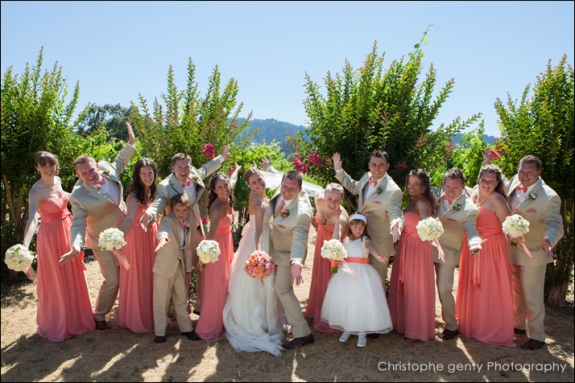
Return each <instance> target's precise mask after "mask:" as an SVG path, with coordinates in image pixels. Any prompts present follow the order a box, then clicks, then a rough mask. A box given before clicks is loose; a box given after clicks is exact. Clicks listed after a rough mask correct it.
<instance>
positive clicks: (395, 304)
mask: <svg viewBox="0 0 575 383" xmlns="http://www.w3.org/2000/svg"><path fill="white" fill-rule="evenodd" d="M403 217H404V220H405V228H404V229H403V232H402V233H401V238H400V240H399V244H398V246H397V254H396V255H395V257H394V259H393V270H392V271H391V284H390V287H389V311H390V312H391V320H392V322H393V328H394V329H395V330H396V331H397V332H399V333H402V334H405V337H407V338H410V339H418V340H422V341H425V342H426V341H429V340H433V339H434V338H435V281H434V278H435V274H434V266H433V248H432V246H431V242H428V241H425V242H423V241H422V240H421V239H420V238H419V235H418V234H417V229H416V226H417V224H418V222H419V218H420V217H419V214H417V213H414V212H405V213H404V214H403Z"/></svg>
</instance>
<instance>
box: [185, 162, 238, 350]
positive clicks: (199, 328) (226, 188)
mask: <svg viewBox="0 0 575 383" xmlns="http://www.w3.org/2000/svg"><path fill="white" fill-rule="evenodd" d="M239 170H240V166H239V165H238V164H236V166H235V168H234V171H233V173H232V175H231V176H230V177H229V178H228V176H226V175H225V174H224V173H221V172H218V173H216V174H215V175H214V176H213V177H212V179H211V180H210V195H209V197H208V210H209V216H210V230H209V232H208V234H207V236H206V239H207V240H213V241H216V242H218V244H219V245H220V252H221V253H220V257H219V259H218V260H217V262H215V263H208V264H207V265H205V267H204V268H203V270H202V271H201V273H202V277H201V278H200V301H201V302H202V315H200V319H199V320H198V323H197V325H196V328H195V330H194V332H195V333H196V334H197V335H198V336H199V337H200V338H201V339H203V340H209V339H214V338H217V337H219V336H220V335H222V333H223V332H224V322H223V311H224V305H225V303H226V295H227V293H228V284H229V282H230V265H231V263H232V261H233V258H234V242H233V239H232V228H231V224H232V222H233V220H234V211H233V209H232V206H233V203H234V198H233V196H232V190H233V188H234V186H235V185H236V181H237V178H238V172H239Z"/></svg>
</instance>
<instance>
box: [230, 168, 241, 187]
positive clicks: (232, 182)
mask: <svg viewBox="0 0 575 383" xmlns="http://www.w3.org/2000/svg"><path fill="white" fill-rule="evenodd" d="M241 168H242V167H241V166H240V165H238V164H237V163H236V165H235V166H234V171H233V172H232V174H231V175H230V189H232V190H234V188H235V187H236V183H237V182H238V173H239V172H240V169H241Z"/></svg>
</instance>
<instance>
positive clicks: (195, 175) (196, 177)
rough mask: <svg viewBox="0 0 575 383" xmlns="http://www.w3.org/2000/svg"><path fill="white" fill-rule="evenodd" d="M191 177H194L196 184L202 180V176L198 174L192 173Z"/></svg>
mask: <svg viewBox="0 0 575 383" xmlns="http://www.w3.org/2000/svg"><path fill="white" fill-rule="evenodd" d="M191 176H192V179H193V180H194V181H196V182H197V181H199V180H200V176H199V175H197V174H196V173H192V174H191Z"/></svg>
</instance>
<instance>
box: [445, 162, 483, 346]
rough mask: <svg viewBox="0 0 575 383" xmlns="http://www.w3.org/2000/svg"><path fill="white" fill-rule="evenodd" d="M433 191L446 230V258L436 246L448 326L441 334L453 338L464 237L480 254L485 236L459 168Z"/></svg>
mask: <svg viewBox="0 0 575 383" xmlns="http://www.w3.org/2000/svg"><path fill="white" fill-rule="evenodd" d="M434 191H435V192H436V194H438V196H439V199H440V202H439V206H438V208H437V210H438V211H437V214H436V215H437V217H438V218H439V220H440V221H441V224H442V225H443V230H444V232H443V235H442V236H441V237H440V238H439V244H440V245H441V248H442V250H443V252H444V261H442V260H440V259H439V254H438V251H437V249H436V248H435V247H434V254H435V259H434V262H435V273H436V275H437V280H436V282H437V292H438V295H439V300H440V301H441V315H442V317H443V320H444V321H445V329H444V330H443V333H441V334H440V335H439V337H440V338H441V339H443V340H450V339H453V338H454V337H455V336H456V335H457V334H458V331H457V318H456V317H455V299H454V298H453V276H454V273H455V268H456V267H457V265H459V259H460V258H461V251H462V249H463V246H464V243H463V239H464V238H467V244H466V246H469V250H470V251H471V254H472V255H477V253H478V252H479V251H480V250H481V243H482V240H481V237H480V236H479V234H478V233H477V229H476V228H475V221H476V220H477V216H478V215H479V210H477V208H476V207H475V205H474V204H473V202H471V200H470V199H469V197H468V196H467V194H466V193H465V176H464V175H463V172H462V171H461V170H460V169H459V168H452V169H449V170H448V171H447V172H446V173H445V176H444V178H443V183H442V188H441V190H434Z"/></svg>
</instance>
